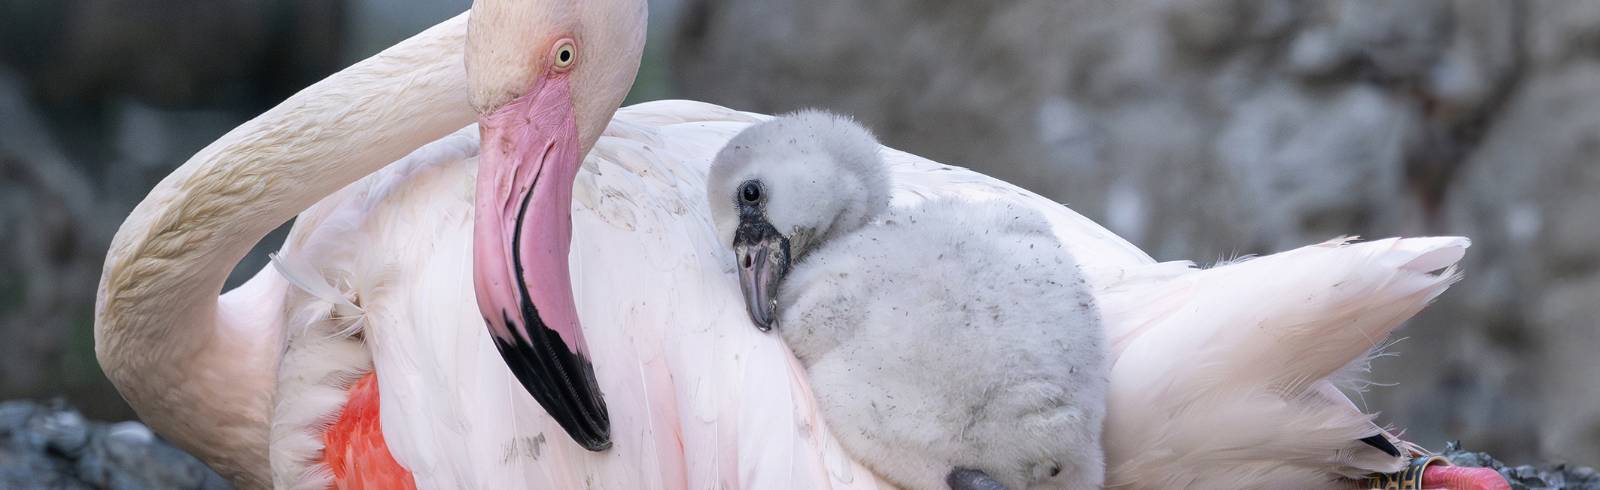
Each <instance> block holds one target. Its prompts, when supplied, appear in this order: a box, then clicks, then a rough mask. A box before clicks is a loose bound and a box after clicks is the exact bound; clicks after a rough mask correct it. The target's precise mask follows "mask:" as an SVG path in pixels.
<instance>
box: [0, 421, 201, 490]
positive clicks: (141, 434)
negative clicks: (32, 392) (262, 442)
mask: <svg viewBox="0 0 1600 490" xmlns="http://www.w3.org/2000/svg"><path fill="white" fill-rule="evenodd" d="M0 488H68V489H77V488H85V489H89V488H109V489H145V488H150V489H157V488H159V489H202V490H220V489H227V488H232V487H231V485H229V484H228V483H227V482H226V481H225V480H223V479H222V477H221V476H219V475H217V474H216V473H215V472H213V471H211V469H210V468H207V467H206V466H205V465H204V464H202V463H201V462H200V461H199V460H196V459H194V457H192V456H189V455H188V454H187V453H184V452H183V451H180V450H178V449H177V448H174V447H172V446H171V445H169V444H167V443H166V442H165V441H163V440H161V439H160V438H157V437H155V436H154V434H152V433H151V432H150V430H149V429H148V428H145V427H144V425H142V424H139V423H138V422H122V423H117V424H105V423H101V422H94V421H89V420H86V419H84V418H83V416H82V415H81V414H79V413H78V412H77V411H75V410H72V409H70V408H67V407H66V406H64V405H63V404H61V403H59V402H56V403H52V404H48V405H41V404H37V403H33V402H29V401H8V402H0Z"/></svg>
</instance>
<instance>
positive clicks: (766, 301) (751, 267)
mask: <svg viewBox="0 0 1600 490" xmlns="http://www.w3.org/2000/svg"><path fill="white" fill-rule="evenodd" d="M741 235H743V234H741ZM761 235H762V236H760V237H748V238H746V236H741V237H739V239H736V240H735V241H734V244H733V251H734V255H735V256H736V257H737V258H738V260H739V289H740V290H742V291H743V292H744V306H745V311H747V312H749V313H750V321H752V322H754V323H755V325H756V328H757V329H759V330H761V331H763V332H766V331H770V330H772V326H773V324H775V323H776V322H777V318H778V283H779V282H781V281H782V280H783V275H784V274H785V273H788V272H789V240H788V239H785V238H783V237H782V236H779V235H777V234H775V233H773V234H765V233H764V234H761Z"/></svg>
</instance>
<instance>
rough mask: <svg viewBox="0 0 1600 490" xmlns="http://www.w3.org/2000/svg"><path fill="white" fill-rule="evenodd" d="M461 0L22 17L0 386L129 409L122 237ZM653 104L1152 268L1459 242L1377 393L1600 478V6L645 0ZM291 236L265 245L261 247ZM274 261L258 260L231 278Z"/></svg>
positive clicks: (1555, 0) (1422, 416) (1, 206)
mask: <svg viewBox="0 0 1600 490" xmlns="http://www.w3.org/2000/svg"><path fill="white" fill-rule="evenodd" d="M468 3H469V2H468V0H446V1H440V0H426V1H425V0H384V1H380V0H343V1H338V0H285V1H277V2H268V1H252V0H204V1H201V0H162V1H157V0H61V1H55V2H41V1H36V0H0V339H3V340H0V399H14V398H28V399H47V398H52V397H64V398H65V400H67V401H68V402H69V403H71V404H72V405H74V406H77V407H79V408H80V409H81V410H83V412H84V414H85V415H86V416H88V417H89V418H91V419H103V420H126V419H129V418H131V417H132V416H133V415H132V413H131V412H130V411H129V410H128V409H127V407H126V405H124V404H123V403H122V402H121V399H120V397H118V396H117V395H116V393H115V391H114V390H113V389H112V388H111V387H110V386H109V384H107V383H106V382H105V381H104V379H103V378H102V377H101V374H100V371H99V368H98V367H97V366H96V365H95V363H94V355H93V339H92V336H91V335H90V332H91V330H90V328H91V318H92V316H91V314H92V308H93V300H94V289H95V285H96V283H97V281H98V277H99V271H100V261H101V259H102V257H103V255H104V253H105V249H106V246H107V243H108V242H109V239H110V237H111V235H112V233H113V232H114V231H115V230H116V227H117V225H118V224H119V223H120V222H121V219H122V218H123V217H124V216H126V214H127V212H128V211H129V210H131V209H132V207H133V205H134V204H135V203H136V202H137V201H138V200H139V199H140V198H142V197H143V196H144V194H145V193H146V192H147V191H148V190H149V189H150V187H152V186H153V185H154V184H155V182H156V181H158V180H159V179H160V178H161V177H163V176H164V175H165V174H166V173H167V172H168V171H170V170H171V169H172V168H173V167H175V166H177V165H178V164H180V163H181V162H182V161H183V160H185V159H186V158H187V157H188V156H189V155H190V154H192V153H193V152H194V151H196V150H198V149H199V148H200V147H202V146H204V145H205V144H206V143H208V142H210V141H211V140H212V139H214V138H216V137H217V136H219V135H221V134H222V133H223V132H225V131H227V130H228V129H231V128H232V127H233V126H234V125H236V124H238V123H240V122H243V121H244V120H246V119H248V118H249V117H251V116H252V115H254V114H256V113H259V112H260V111H262V110H265V109H266V108H268V107H271V105H272V104H274V103H276V102H277V101H279V100H281V99H282V98H284V97H286V96H288V95H289V94H291V93H293V92H294V91H295V90H298V89H299V88H301V87H304V86H305V85H307V84H309V83H310V82H313V81H315V80H317V79H319V78H321V77H323V76H325V75H327V74H328V73H331V72H333V71H334V70H337V69H338V68H339V67H342V66H344V65H346V64H348V63H350V62H353V61H355V60H357V59H360V58H362V57H364V56H366V55H369V54H371V53H373V52H376V51H377V50H379V49H381V48H383V47H385V46H387V45H389V44H392V43H393V42H395V41H397V40H399V39H401V38H403V37H405V36H407V35H409V34H411V33H414V32H417V31H419V30H421V29H422V28H424V27H426V26H428V25H431V24H433V23H435V22H437V21H439V20H442V19H444V18H446V17H449V16H450V15H453V14H454V13H456V12H459V11H461V10H463V9H465V8H466V6H467V4H468ZM651 13H652V17H651V29H652V31H651V33H650V44H649V46H648V48H647V53H646V61H645V66H644V67H643V69H642V71H641V75H640V81H639V83H638V85H637V86H636V87H635V90H634V93H633V95H632V96H631V99H632V100H634V101H638V100H649V99H656V98H666V97H682V98H692V99H699V100H705V101H709V102H715V103H719V104H724V105H727V106H730V107H734V108H737V109H743V110H752V111H761V112H779V111H786V110H792V109H798V108H802V107H825V108H830V109H835V110H839V111H845V112H849V113H852V114H855V115H856V116H858V117H859V118H861V119H862V120H864V121H865V122H867V123H868V124H869V125H871V126H872V127H873V128H875V129H876V130H877V131H878V132H879V134H880V135H881V136H882V137H883V139H884V140H885V141H886V142H887V143H888V144H890V145H892V146H896V147H899V148H902V149H905V150H909V151H912V152H915V153H918V154H921V155H924V156H927V157H930V158H933V159H936V160H940V161H943V162H947V163H952V164H957V165H964V166H968V167H972V168H974V169H976V170H979V171H982V172H986V173H990V174H992V175H995V176H997V177H1000V178H1002V179H1006V180H1009V181H1012V182H1015V183H1017V184H1020V185H1022V186H1024V187H1028V188H1030V189H1032V190H1034V191H1037V192H1040V193H1042V194H1045V195H1047V196H1050V197H1053V198H1055V199H1057V200H1060V201H1062V202H1065V203H1067V204H1069V205H1070V206H1072V207H1073V208H1074V209H1076V210H1078V211H1079V212H1082V213H1084V214H1085V215H1087V216H1089V217H1090V218H1093V219H1095V220H1097V221H1099V222H1101V223H1104V224H1105V225H1107V226H1108V227H1110V228H1111V229H1112V230H1114V231H1116V232H1117V233H1119V234H1121V235H1123V236H1124V237H1127V238H1128V239H1129V240H1131V241H1133V242H1134V243H1136V244H1138V245H1139V246H1141V247H1143V248H1145V249H1146V250H1147V251H1149V252H1150V253H1151V254H1152V255H1154V256H1155V257H1156V258H1158V259H1162V260H1172V259H1183V258H1193V259H1197V260H1199V261H1201V262H1210V261H1215V260H1223V259H1227V258H1231V257H1236V256H1240V255H1245V254H1252V253H1263V252H1271V251H1276V250H1282V249H1286V248H1291V247H1295V246H1299V245H1304V244H1308V243H1312V242H1317V241H1322V240H1326V239H1329V238H1333V237H1335V236H1340V235H1347V234H1359V235H1362V236H1367V237H1382V236H1389V235H1420V234H1462V235H1467V236H1470V237H1472V238H1473V240H1474V246H1473V248H1472V249H1471V251H1470V253H1469V255H1468V259H1467V261H1466V266H1465V270H1466V273H1467V275H1466V279H1465V280H1464V281H1463V282H1461V283H1460V284H1458V285H1457V286H1456V287H1455V288H1454V289H1453V290H1452V291H1451V292H1449V293H1448V294H1446V295H1445V296H1444V297H1443V298H1442V299H1441V300H1440V301H1439V303H1438V304H1437V305H1435V306H1434V307H1432V308H1430V309H1429V310H1427V311H1426V312H1424V314H1423V315H1422V316H1421V317H1420V318H1418V319H1417V320H1416V321H1413V322H1412V323H1411V324H1410V325H1409V326H1408V327H1406V328H1405V329H1404V330H1402V335H1403V336H1404V337H1405V339H1404V340H1403V341H1401V342H1399V343H1398V344H1396V345H1395V346H1394V347H1393V349H1392V350H1393V351H1394V352H1398V353H1400V354H1401V355H1400V356H1397V357H1387V358H1384V359H1381V360H1380V361H1379V362H1377V363H1376V365H1375V367H1374V378H1375V379H1376V380H1377V381H1379V382H1381V383H1396V385H1395V386H1392V387H1383V386H1378V387H1374V388H1373V389H1371V390H1369V391H1368V392H1367V393H1365V394H1364V395H1363V397H1362V398H1363V400H1362V402H1363V403H1364V404H1365V405H1366V406H1367V407H1369V408H1371V409H1374V410H1379V411H1381V412H1382V421H1384V422H1386V423H1389V424H1393V425H1395V426H1397V427H1400V428H1404V429H1405V430H1406V435H1407V437H1408V438H1411V439H1414V440H1417V441H1418V442H1421V443H1423V444H1424V445H1426V446H1429V447H1436V448H1437V447H1441V446H1442V445H1443V443H1444V442H1445V441H1448V440H1454V439H1459V440H1462V441H1463V442H1464V444H1465V446H1466V447H1469V448H1472V449H1475V450H1487V451H1489V452H1490V453H1493V454H1494V455H1495V456H1496V457H1498V458H1500V459H1502V460H1507V461H1518V462H1522V461H1539V462H1551V463H1558V462H1568V461H1570V462H1573V463H1581V464H1590V465H1592V464H1595V463H1600V379H1597V378H1596V377H1595V374H1594V373H1600V246H1597V245H1600V1H1593V0H1579V1H1567V0H1547V1H1524V2H1500V1H1490V0H1456V1H1442V0H1427V1H1407V2H1389V1H1366V0H1363V1H1346V2H1318V1H1298V0H1254V1H1241V0H1213V1H1199V2H1190V1H1170V0H1125V1H1118V2H1107V1H1104V0H1079V1H1063V0H1011V1H1000V2H971V1H959V0H875V1H872V2H861V1H856V0H654V1H652V2H651ZM270 242H271V240H270V239H269V243H267V244H265V245H263V246H262V247H259V248H260V249H261V250H267V249H270V248H272V244H271V243H270ZM264 263H265V259H264V256H262V255H261V254H256V255H253V256H252V257H251V258H249V259H247V260H246V262H245V263H244V264H242V265H241V267H240V270H248V271H253V270H256V269H259V268H260V267H261V266H262V265H263V264H264Z"/></svg>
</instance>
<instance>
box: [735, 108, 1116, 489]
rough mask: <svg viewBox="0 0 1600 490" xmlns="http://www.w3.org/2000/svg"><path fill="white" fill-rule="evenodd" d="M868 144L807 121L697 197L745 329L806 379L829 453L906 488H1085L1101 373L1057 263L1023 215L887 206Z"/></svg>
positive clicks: (1093, 467)
mask: <svg viewBox="0 0 1600 490" xmlns="http://www.w3.org/2000/svg"><path fill="white" fill-rule="evenodd" d="M878 148H879V147H878V142H877V141H876V140H874V139H873V137H872V135H871V134H870V133H868V132H867V130H866V129H864V128H862V127H861V126H859V125H857V124H855V123H854V122H852V121H850V120H849V119H847V118H845V117H842V116H838V115H833V114H829V113H825V112H818V111H807V112H800V113H796V114H793V115H788V116H783V117H779V118H777V119H773V120H771V121H767V122H764V123H760V124H756V125H754V126H751V127H750V128H748V129H746V130H744V131H743V132H741V133H740V134H739V135H737V136H735V137H734V138H733V139H732V140H730V141H729V142H728V144H727V146H725V147H724V148H723V149H722V150H721V152H719V153H718V154H717V157H716V159H715V160H714V162H713V163H712V167H711V171H710V174H709V178H708V185H707V192H708V193H709V195H708V197H709V199H710V203H711V212H712V216H713V219H714V220H715V223H716V227H717V230H718V233H719V239H721V240H722V242H723V243H726V244H730V245H731V246H732V247H733V248H734V250H735V255H736V256H737V260H738V261H739V267H738V271H739V279H740V283H741V286H742V289H743V291H744V295H745V299H746V305H747V307H748V310H749V313H750V317H751V319H752V320H753V321H754V323H755V325H756V326H757V328H759V329H761V330H763V331H767V330H770V329H772V328H776V329H777V331H778V333H779V334H780V335H781V336H782V337H783V340H784V341H785V342H786V343H787V344H788V346H789V348H790V349H791V350H792V351H793V352H794V355H795V356H796V357H797V358H798V359H799V360H800V362H801V363H802V364H803V365H805V366H806V370H807V372H808V373H809V375H810V378H811V383H812V388H813V389H814V390H815V393H816V396H817V398H818V401H819V405H820V406H821V407H822V412H823V416H824V419H825V420H826V421H827V423H828V424H829V425H830V426H832V427H834V428H835V432H836V434H837V435H838V436H839V439H840V442H841V444H843V445H844V447H845V449H846V450H848V451H849V452H850V453H852V454H853V455H855V456H856V457H857V458H859V459H860V460H861V461H863V463H865V464H866V465H867V466H869V467H871V468H872V469H873V470H875V471H876V472H877V473H879V474H880V475H883V476H884V477H886V478H887V479H889V480H892V481H894V482H897V483H899V484H901V485H904V486H906V487H910V488H943V487H945V486H946V485H949V486H950V487H954V488H995V487H996V485H1003V486H1004V487H1006V488H1017V489H1020V488H1073V489H1079V488H1099V487H1100V485H1101V483H1102V482H1103V480H1104V477H1105V463H1104V460H1105V458H1104V451H1103V450H1102V448H1101V445H1100V432H1101V425H1102V421H1103V420H1104V418H1105V406H1106V389H1107V370H1108V368H1107V361H1106V353H1105V348H1104V340H1103V333H1102V327H1101V324H1100V316H1099V313H1098V312H1097V311H1096V308H1095V306H1094V301H1093V298H1092V295H1091V293H1090V291H1089V288H1088V286H1087V285H1086V283H1085V280H1084V278H1083V276H1082V275H1081V274H1079V272H1078V266H1077V264H1076V262H1075V261H1074V259H1073V257H1072V256H1071V255H1070V254H1068V253H1067V251H1066V250H1065V249H1064V248H1062V246H1061V243H1060V241H1059V240H1057V239H1056V237H1055V234H1054V232H1053V231H1052V230H1051V227H1050V224H1049V223H1048V222H1047V221H1045V219H1044V217H1043V216H1041V215H1039V214H1038V213H1037V212H1035V211H1033V210H1031V209H1026V208H1022V207H1019V206H1016V205H1014V204H1011V203H1005V202H999V201H995V202H971V201H965V200H959V199H952V198H945V199H938V200H933V201H929V202H925V203H921V204H918V205H914V206H909V207H903V208H890V207H889V182H888V175H887V174H888V173H887V170H886V168H885V166H884V163H883V161H882V159H881V158H880V157H879V155H878Z"/></svg>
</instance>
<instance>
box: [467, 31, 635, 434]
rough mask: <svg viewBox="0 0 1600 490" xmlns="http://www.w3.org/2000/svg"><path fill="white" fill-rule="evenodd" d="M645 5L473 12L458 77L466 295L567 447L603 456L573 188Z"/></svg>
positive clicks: (627, 77)
mask: <svg viewBox="0 0 1600 490" xmlns="http://www.w3.org/2000/svg"><path fill="white" fill-rule="evenodd" d="M644 34H645V4H644V1H643V0H617V1H595V0H587V1H579V0H477V1H475V2H473V5H472V17H471V20H470V21H469V24H468V31H467V50H466V66H467V79H468V84H469V85H470V86H471V102H472V105H473V108H474V109H476V110H477V111H478V117H479V119H478V124H479V132H480V137H481V138H482V146H481V150H480V154H479V159H478V178H477V197H476V216H475V221H476V223H475V228H474V237H473V240H474V242H473V284H474V287H475V288H476V290H477V298H478V308H479V311H480V312H481V313H482V314H483V318H484V322H485V323H487V324H488V327H489V330H490V332H491V333H492V334H493V335H494V339H495V344H496V346H497V347H499V349H500V353H501V355H502V356H503V357H504V358H505V361H506V364H507V366H509V367H510V368H511V370H512V371H513V372H514V373H515V374H516V376H517V379H518V380H520V381H521V382H522V385H523V387H524V388H527V390H528V392H529V393H530V394H532V395H533V397H534V399H536V400H537V401H538V402H539V404H540V405H542V406H543V407H544V409H545V410H546V411H547V412H549V413H550V415H551V417H553V418H554V419H555V420H556V421H557V422H558V423H560V424H561V427H562V428H563V429H565V430H566V431H567V434H569V435H571V436H572V438H573V440H574V441H576V442H577V443H578V444H580V445H582V446H583V447H585V448H588V449H590V450H593V451H599V450H603V449H605V448H608V447H610V446H611V439H610V421H609V416H608V415H607V413H606V406H605V401H604V400H603V399H602V398H601V393H600V389H599V387H598V383H597V382H596V380H595V373H594V367H593V365H592V364H591V363H590V356H589V351H588V347H587V346H586V345H585V342H584V337H583V331H582V329H581V328H580V327H579V323H578V317H577V311H576V310H577V308H576V306H575V305H574V302H573V295H572V286H571V279H570V277H571V274H570V272H569V271H568V266H567V252H568V250H569V247H570V241H571V236H572V232H571V226H572V224H571V223H572V219H571V210H572V186H573V180H574V179H575V178H576V177H577V174H578V167H579V165H580V164H581V163H582V161H583V155H584V154H586V153H588V151H589V148H590V147H592V146H593V145H594V143H595V141H596V140H598V139H599V138H600V133H601V132H602V131H604V130H605V127H606V124H608V123H609V122H610V120H611V116H612V114H613V113H615V112H616V110H617V107H618V106H619V105H621V103H622V99H623V97H624V96H626V95H627V93H628V89H629V87H630V86H632V84H633V78H634V75H635V74H636V73H637V72H638V68H639V58H640V56H641V54H642V53H643V51H644Z"/></svg>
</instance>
